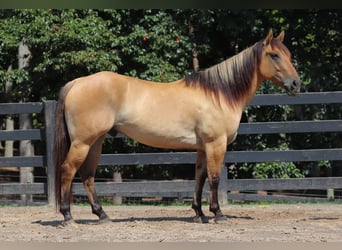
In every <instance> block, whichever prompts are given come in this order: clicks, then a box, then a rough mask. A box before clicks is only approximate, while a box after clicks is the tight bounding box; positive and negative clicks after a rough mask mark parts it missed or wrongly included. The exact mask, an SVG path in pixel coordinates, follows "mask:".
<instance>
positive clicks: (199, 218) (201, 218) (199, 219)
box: [193, 216, 209, 224]
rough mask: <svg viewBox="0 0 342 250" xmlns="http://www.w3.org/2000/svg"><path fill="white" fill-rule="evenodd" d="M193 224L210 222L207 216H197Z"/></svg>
mask: <svg viewBox="0 0 342 250" xmlns="http://www.w3.org/2000/svg"><path fill="white" fill-rule="evenodd" d="M193 222H195V223H200V224H203V223H208V222H209V221H208V219H207V218H206V217H205V216H196V217H194V219H193Z"/></svg>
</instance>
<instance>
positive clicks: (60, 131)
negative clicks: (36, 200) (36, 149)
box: [53, 82, 73, 209]
mask: <svg viewBox="0 0 342 250" xmlns="http://www.w3.org/2000/svg"><path fill="white" fill-rule="evenodd" d="M72 85H73V83H72V82H70V83H68V84H66V85H65V86H64V87H62V88H61V90H60V92H59V99H58V103H57V107H56V111H55V135H54V149H53V157H54V168H55V195H56V196H55V200H56V209H59V206H60V203H61V165H62V164H63V162H64V160H65V158H66V156H67V154H68V151H69V148H70V137H69V133H68V128H67V124H66V121H65V115H64V109H65V106H64V101H65V97H66V95H67V94H68V92H69V90H70V89H71V87H72Z"/></svg>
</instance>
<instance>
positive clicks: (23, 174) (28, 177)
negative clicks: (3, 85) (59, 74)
mask: <svg viewBox="0 0 342 250" xmlns="http://www.w3.org/2000/svg"><path fill="white" fill-rule="evenodd" d="M18 54H19V57H18V58H19V60H18V68H19V69H25V68H27V67H28V66H29V63H30V59H31V57H32V55H31V51H30V50H29V47H28V46H27V45H26V44H24V43H23V42H21V43H20V44H19V49H18ZM22 101H23V102H25V101H26V100H25V98H23V99H22ZM31 128H32V119H31V115H30V114H20V115H19V129H22V130H25V129H31ZM20 155H21V156H33V155H34V149H33V145H32V143H31V141H30V140H23V141H20ZM20 182H21V183H33V182H34V177H33V167H25V168H20ZM21 200H22V201H23V202H24V203H26V204H27V203H31V202H32V201H33V199H32V195H25V194H22V195H21Z"/></svg>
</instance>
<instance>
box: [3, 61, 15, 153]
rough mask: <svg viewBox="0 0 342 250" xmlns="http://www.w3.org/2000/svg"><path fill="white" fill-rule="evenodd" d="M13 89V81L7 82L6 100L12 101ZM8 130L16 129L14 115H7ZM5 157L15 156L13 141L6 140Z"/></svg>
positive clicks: (9, 68) (10, 68)
mask: <svg viewBox="0 0 342 250" xmlns="http://www.w3.org/2000/svg"><path fill="white" fill-rule="evenodd" d="M7 71H12V65H10V66H9V67H8V69H7ZM12 89H13V82H11V81H7V82H6V83H5V102H12ZM6 130H8V131H13V130H14V121H13V117H12V115H7V117H6ZM4 156H5V157H12V156H13V141H5V152H4Z"/></svg>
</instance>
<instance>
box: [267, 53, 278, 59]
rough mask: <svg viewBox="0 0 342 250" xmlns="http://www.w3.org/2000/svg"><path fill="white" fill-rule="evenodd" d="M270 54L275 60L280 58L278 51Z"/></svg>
mask: <svg viewBox="0 0 342 250" xmlns="http://www.w3.org/2000/svg"><path fill="white" fill-rule="evenodd" d="M269 55H270V57H271V58H272V59H273V60H276V59H279V55H278V54H277V53H270V54H269Z"/></svg>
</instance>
